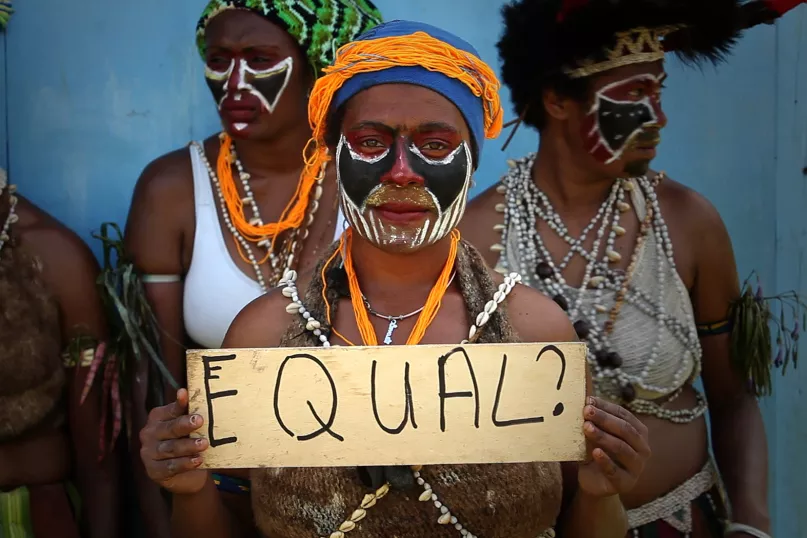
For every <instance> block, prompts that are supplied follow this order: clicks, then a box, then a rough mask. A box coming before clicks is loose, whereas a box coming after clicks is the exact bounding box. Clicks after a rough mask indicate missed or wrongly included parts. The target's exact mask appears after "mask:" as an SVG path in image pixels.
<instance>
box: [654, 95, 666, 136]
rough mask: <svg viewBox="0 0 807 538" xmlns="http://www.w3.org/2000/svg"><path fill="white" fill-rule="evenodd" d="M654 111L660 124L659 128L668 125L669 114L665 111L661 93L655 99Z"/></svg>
mask: <svg viewBox="0 0 807 538" xmlns="http://www.w3.org/2000/svg"><path fill="white" fill-rule="evenodd" d="M653 112H655V113H656V123H657V124H658V128H659V130H661V129H664V128H665V127H666V126H667V114H665V113H664V109H663V107H662V106H661V95H659V96H658V97H657V98H656V99H654V100H653Z"/></svg>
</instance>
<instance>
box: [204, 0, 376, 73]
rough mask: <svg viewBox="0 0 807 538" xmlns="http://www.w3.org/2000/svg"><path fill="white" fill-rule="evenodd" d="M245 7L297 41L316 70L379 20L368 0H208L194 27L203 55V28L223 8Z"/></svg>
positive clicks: (225, 9)
mask: <svg viewBox="0 0 807 538" xmlns="http://www.w3.org/2000/svg"><path fill="white" fill-rule="evenodd" d="M230 9H245V10H248V11H252V12H254V13H257V14H258V15H261V16H262V17H265V18H266V19H267V20H269V21H270V22H272V23H274V24H277V25H278V26H280V27H281V28H285V29H286V31H288V32H289V34H290V35H291V36H292V37H293V38H294V39H295V40H296V41H297V43H299V44H300V46H301V47H302V48H303V50H305V51H306V54H307V55H308V60H309V61H310V62H311V65H312V66H314V68H315V69H316V70H317V73H319V72H320V71H321V70H322V68H323V67H325V66H327V65H330V64H331V63H332V62H333V59H334V55H335V53H336V51H337V49H339V47H341V46H342V45H344V44H346V43H349V42H351V41H353V39H354V38H355V37H357V36H359V35H361V34H363V33H364V32H366V31H367V30H370V29H371V28H373V27H375V26H377V25H378V24H380V23H381V22H382V18H381V13H380V12H379V11H378V8H376V7H375V5H374V4H373V3H372V2H371V1H370V0H211V2H210V3H209V4H208V5H207V7H206V8H205V10H204V12H203V13H202V17H201V18H200V19H199V24H198V25H197V27H196V45H197V47H198V48H199V53H200V54H201V55H202V56H203V57H204V55H205V29H206V28H207V25H208V24H209V23H210V21H211V20H212V19H213V18H214V17H215V16H216V15H218V14H220V13H221V12H223V11H227V10H230Z"/></svg>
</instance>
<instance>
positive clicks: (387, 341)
mask: <svg viewBox="0 0 807 538" xmlns="http://www.w3.org/2000/svg"><path fill="white" fill-rule="evenodd" d="M397 327H398V320H397V319H391V320H389V327H387V335H386V336H385V337H384V343H385V344H386V345H390V344H391V343H392V333H393V331H395V329H396V328H397Z"/></svg>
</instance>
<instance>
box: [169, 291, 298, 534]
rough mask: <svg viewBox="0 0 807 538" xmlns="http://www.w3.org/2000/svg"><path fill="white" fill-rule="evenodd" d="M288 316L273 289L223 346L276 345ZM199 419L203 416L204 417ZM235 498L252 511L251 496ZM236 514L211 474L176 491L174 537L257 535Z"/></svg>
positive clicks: (250, 309)
mask: <svg viewBox="0 0 807 538" xmlns="http://www.w3.org/2000/svg"><path fill="white" fill-rule="evenodd" d="M276 291H277V290H276ZM277 314H282V315H277ZM287 318H288V314H286V311H285V299H284V298H283V296H282V295H280V294H278V293H276V292H270V293H269V294H267V295H265V296H263V297H260V298H258V299H256V300H255V301H253V302H252V303H250V304H249V305H247V306H246V307H245V308H244V309H243V310H242V311H241V312H240V313H239V314H238V316H236V318H235V320H233V322H232V324H231V325H230V329H229V330H228V331H227V336H226V337H225V338H224V342H223V343H222V348H223V349H238V348H270V347H277V346H278V345H279V343H280V337H281V336H282V333H283V331H284V330H285V327H286V324H288V319H287ZM185 394H187V392H186V391H185ZM185 398H187V396H185ZM185 401H187V400H185ZM199 419H200V420H201V417H199ZM166 487H169V486H166ZM232 502H233V503H241V504H242V506H240V507H239V509H238V510H237V513H238V514H243V513H251V506H250V499H249V497H248V496H239V497H234V498H233V500H232ZM233 516H234V514H233V513H231V512H230V511H229V510H228V509H227V507H226V506H225V505H224V502H223V501H222V497H221V493H219V491H218V490H217V489H216V487H215V485H214V484H213V481H212V480H211V479H210V478H209V477H208V479H207V481H206V482H205V485H204V487H203V488H202V489H200V490H199V491H196V492H193V493H188V494H175V495H174V505H173V512H172V515H171V526H172V528H173V532H174V537H175V538H177V537H180V538H181V537H188V538H196V537H198V536H205V537H210V538H230V537H236V536H238V537H246V536H255V535H256V534H255V533H256V532H257V531H256V529H255V526H254V524H253V522H252V518H251V517H250V518H249V520H248V521H237V520H235V518H234V517H233Z"/></svg>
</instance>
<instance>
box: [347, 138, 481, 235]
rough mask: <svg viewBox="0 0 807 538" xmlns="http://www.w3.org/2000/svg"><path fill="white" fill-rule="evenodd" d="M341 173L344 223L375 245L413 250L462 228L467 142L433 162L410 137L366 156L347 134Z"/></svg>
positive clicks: (469, 163) (467, 174) (467, 184)
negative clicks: (459, 226) (459, 227)
mask: <svg viewBox="0 0 807 538" xmlns="http://www.w3.org/2000/svg"><path fill="white" fill-rule="evenodd" d="M336 170H337V181H338V183H339V191H340V199H341V203H342V209H343V212H344V214H345V219H346V220H347V221H348V222H349V223H350V225H351V226H352V227H353V228H354V229H355V231H356V233H358V234H359V235H361V236H362V237H364V238H365V239H367V240H368V241H370V242H371V243H373V244H374V245H376V246H381V247H393V248H399V249H405V250H414V249H418V248H420V247H421V246H424V245H429V244H432V243H435V242H437V241H439V240H440V239H442V238H443V237H445V236H446V235H448V233H449V232H450V231H451V230H452V229H453V228H454V227H456V226H457V224H458V223H459V221H460V218H462V215H463V213H464V212H465V205H466V203H467V201H468V189H469V188H470V184H471V174H472V170H473V167H472V157H471V150H470V147H469V146H468V144H467V142H465V141H463V142H461V143H460V144H459V145H458V146H457V147H456V148H455V149H454V150H453V151H451V152H450V153H449V154H448V155H447V156H445V157H443V158H440V159H432V158H429V157H427V156H426V155H424V154H423V151H421V150H420V149H419V148H418V147H417V146H416V145H415V144H414V143H412V141H411V140H410V139H409V138H407V137H403V136H397V137H396V138H395V140H394V141H393V142H392V144H391V145H390V146H389V147H387V148H386V149H384V151H383V152H381V153H379V154H376V155H366V154H362V153H361V152H359V151H357V150H356V149H355V148H354V147H353V146H352V145H351V143H350V142H349V141H348V139H347V138H346V137H345V136H344V135H342V137H341V138H340V140H339V144H338V146H337V148H336Z"/></svg>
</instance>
